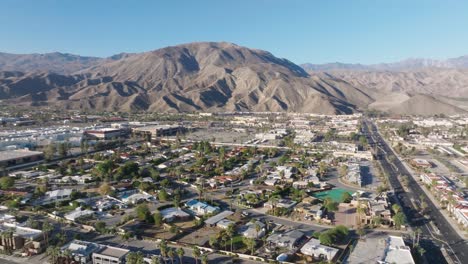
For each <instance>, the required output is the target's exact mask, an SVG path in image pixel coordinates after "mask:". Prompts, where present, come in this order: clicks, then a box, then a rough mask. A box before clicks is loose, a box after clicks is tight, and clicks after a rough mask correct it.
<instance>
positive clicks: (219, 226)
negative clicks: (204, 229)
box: [216, 219, 236, 229]
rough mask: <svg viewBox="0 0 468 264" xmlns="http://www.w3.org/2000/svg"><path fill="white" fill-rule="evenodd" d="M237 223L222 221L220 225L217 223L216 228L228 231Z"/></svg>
mask: <svg viewBox="0 0 468 264" xmlns="http://www.w3.org/2000/svg"><path fill="white" fill-rule="evenodd" d="M235 224H236V223H235V222H234V221H231V220H228V219H222V220H220V221H219V222H218V223H216V227H218V228H221V229H228V228H229V226H230V225H235Z"/></svg>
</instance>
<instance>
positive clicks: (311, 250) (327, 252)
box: [301, 238, 339, 262]
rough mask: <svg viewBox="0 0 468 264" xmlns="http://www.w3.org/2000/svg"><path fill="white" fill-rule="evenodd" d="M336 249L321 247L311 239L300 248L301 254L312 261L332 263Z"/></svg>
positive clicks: (317, 241) (315, 240) (316, 241)
mask: <svg viewBox="0 0 468 264" xmlns="http://www.w3.org/2000/svg"><path fill="white" fill-rule="evenodd" d="M338 251H339V250H338V249H337V248H333V247H329V246H325V245H321V244H320V241H319V240H318V239H315V238H312V239H311V240H309V242H307V243H305V244H304V246H302V248H301V253H302V254H304V255H307V256H311V257H313V258H314V259H318V260H326V261H329V262H332V261H333V260H334V259H335V257H336V255H337V253H338Z"/></svg>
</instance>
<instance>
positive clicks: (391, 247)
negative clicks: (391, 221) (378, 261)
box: [385, 236, 415, 264]
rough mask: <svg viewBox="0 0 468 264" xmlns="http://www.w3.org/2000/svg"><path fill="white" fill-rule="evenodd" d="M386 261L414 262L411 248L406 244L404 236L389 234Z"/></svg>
mask: <svg viewBox="0 0 468 264" xmlns="http://www.w3.org/2000/svg"><path fill="white" fill-rule="evenodd" d="M387 243H388V246H387V249H386V251H387V252H386V256H385V262H386V263H398V264H414V263H415V262H414V260H413V256H412V255H411V250H410V248H409V247H408V246H406V245H405V241H404V240H403V238H402V237H397V236H389V237H388V240H387Z"/></svg>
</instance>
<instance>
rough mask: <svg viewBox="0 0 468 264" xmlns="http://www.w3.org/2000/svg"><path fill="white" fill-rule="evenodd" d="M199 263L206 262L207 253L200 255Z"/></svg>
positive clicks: (205, 263)
mask: <svg viewBox="0 0 468 264" xmlns="http://www.w3.org/2000/svg"><path fill="white" fill-rule="evenodd" d="M201 264H208V255H207V254H203V255H201Z"/></svg>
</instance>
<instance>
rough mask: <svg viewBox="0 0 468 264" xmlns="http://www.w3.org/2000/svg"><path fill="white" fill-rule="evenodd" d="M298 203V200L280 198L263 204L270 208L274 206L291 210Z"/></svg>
mask: <svg viewBox="0 0 468 264" xmlns="http://www.w3.org/2000/svg"><path fill="white" fill-rule="evenodd" d="M296 204H297V202H295V201H293V200H290V199H278V201H271V200H270V201H267V202H265V203H264V204H263V206H264V207H266V208H269V209H273V207H276V208H284V209H286V210H291V209H292V208H293V207H294V206H295V205H296Z"/></svg>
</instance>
